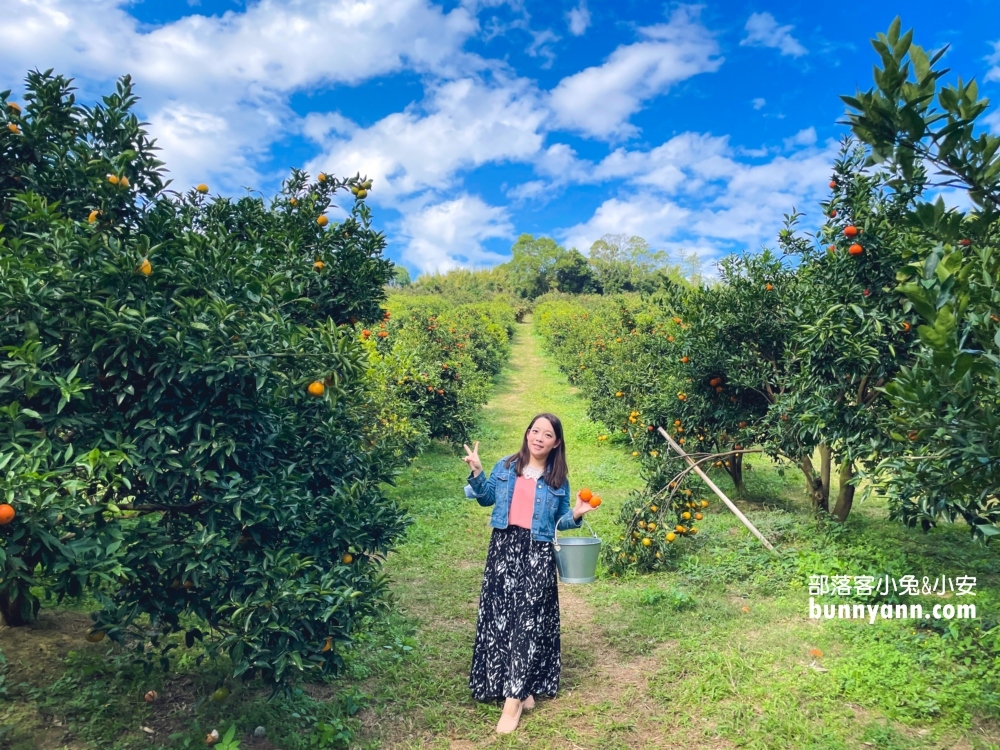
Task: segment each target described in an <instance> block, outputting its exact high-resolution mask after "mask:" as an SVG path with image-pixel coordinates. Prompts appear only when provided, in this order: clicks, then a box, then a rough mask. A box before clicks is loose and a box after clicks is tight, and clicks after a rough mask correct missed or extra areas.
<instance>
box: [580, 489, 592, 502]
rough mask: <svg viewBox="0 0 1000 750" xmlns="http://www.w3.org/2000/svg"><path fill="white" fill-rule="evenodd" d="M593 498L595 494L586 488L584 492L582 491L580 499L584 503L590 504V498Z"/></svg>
mask: <svg viewBox="0 0 1000 750" xmlns="http://www.w3.org/2000/svg"><path fill="white" fill-rule="evenodd" d="M593 496H594V493H592V492H591V491H590V490H589V489H587V488H586V487H584V488H583V489H582V490H580V499H581V500H583V502H585V503H589V502H590V498H592V497H593Z"/></svg>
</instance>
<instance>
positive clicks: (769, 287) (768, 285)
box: [764, 284, 774, 291]
mask: <svg viewBox="0 0 1000 750" xmlns="http://www.w3.org/2000/svg"><path fill="white" fill-rule="evenodd" d="M764 288H765V289H766V290H767V291H771V290H772V289H774V285H773V284H767V285H766V286H765V287H764Z"/></svg>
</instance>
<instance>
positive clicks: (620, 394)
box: [615, 391, 625, 398]
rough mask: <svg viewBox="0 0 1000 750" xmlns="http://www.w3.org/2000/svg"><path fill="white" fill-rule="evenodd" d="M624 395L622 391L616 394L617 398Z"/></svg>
mask: <svg viewBox="0 0 1000 750" xmlns="http://www.w3.org/2000/svg"><path fill="white" fill-rule="evenodd" d="M624 395H625V394H624V393H622V392H621V391H618V392H617V393H615V398H621V397H622V396H624Z"/></svg>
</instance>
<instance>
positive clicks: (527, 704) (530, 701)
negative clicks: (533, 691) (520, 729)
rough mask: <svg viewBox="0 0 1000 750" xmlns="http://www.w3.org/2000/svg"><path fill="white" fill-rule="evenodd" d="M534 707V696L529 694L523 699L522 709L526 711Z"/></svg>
mask: <svg viewBox="0 0 1000 750" xmlns="http://www.w3.org/2000/svg"><path fill="white" fill-rule="evenodd" d="M534 707H535V696H533V695H529V696H528V697H527V698H525V699H524V710H525V711H528V710H530V709H532V708H534Z"/></svg>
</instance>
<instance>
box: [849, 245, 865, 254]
mask: <svg viewBox="0 0 1000 750" xmlns="http://www.w3.org/2000/svg"><path fill="white" fill-rule="evenodd" d="M847 252H848V254H850V255H861V253H863V252H864V248H863V247H861V245H859V244H858V243H857V242H855V243H854V244H853V245H851V246H850V247H849V248H847Z"/></svg>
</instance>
